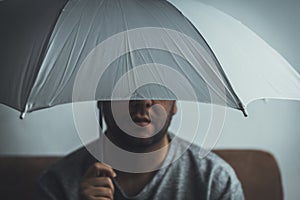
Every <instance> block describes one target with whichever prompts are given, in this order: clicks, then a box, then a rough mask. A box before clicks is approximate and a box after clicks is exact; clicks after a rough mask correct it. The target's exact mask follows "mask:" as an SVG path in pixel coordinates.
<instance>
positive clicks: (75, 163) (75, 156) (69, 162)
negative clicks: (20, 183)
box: [39, 147, 91, 182]
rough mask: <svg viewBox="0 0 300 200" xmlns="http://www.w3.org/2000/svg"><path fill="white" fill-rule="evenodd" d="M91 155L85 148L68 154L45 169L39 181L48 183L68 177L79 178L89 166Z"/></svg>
mask: <svg viewBox="0 0 300 200" xmlns="http://www.w3.org/2000/svg"><path fill="white" fill-rule="evenodd" d="M90 160H91V155H90V154H89V152H88V151H87V150H86V148H85V147H81V148H79V149H77V150H75V151H74V152H72V153H70V154H68V155H67V156H65V157H63V158H62V159H60V160H58V161H57V162H56V163H54V164H53V165H51V166H50V167H49V168H48V169H45V170H44V171H43V172H42V173H41V175H40V178H39V181H42V182H43V181H49V180H50V179H57V180H62V179H66V178H68V177H74V176H73V175H76V176H79V175H80V174H81V173H82V171H84V170H85V168H86V165H88V164H89V161H90Z"/></svg>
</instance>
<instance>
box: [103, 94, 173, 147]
mask: <svg viewBox="0 0 300 200" xmlns="http://www.w3.org/2000/svg"><path fill="white" fill-rule="evenodd" d="M176 111H177V107H176V102H175V101H170V100H131V101H129V103H128V101H112V102H104V103H103V113H104V118H105V121H106V124H107V128H108V131H109V132H111V134H112V136H113V137H114V139H115V140H117V142H118V143H122V145H124V144H126V145H127V146H140V147H147V146H151V145H153V144H155V143H157V142H158V141H160V140H161V139H162V138H163V137H164V136H165V134H166V133H167V130H168V127H169V125H170V122H171V119H172V116H173V115H174V114H175V113H176Z"/></svg>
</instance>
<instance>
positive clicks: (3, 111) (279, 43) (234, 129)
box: [0, 0, 300, 200]
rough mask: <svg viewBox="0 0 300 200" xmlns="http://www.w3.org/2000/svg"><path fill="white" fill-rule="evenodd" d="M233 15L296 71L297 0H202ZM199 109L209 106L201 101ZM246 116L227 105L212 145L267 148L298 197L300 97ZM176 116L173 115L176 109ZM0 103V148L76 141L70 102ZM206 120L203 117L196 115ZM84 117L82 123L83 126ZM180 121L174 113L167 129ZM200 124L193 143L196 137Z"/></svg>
mask: <svg viewBox="0 0 300 200" xmlns="http://www.w3.org/2000/svg"><path fill="white" fill-rule="evenodd" d="M203 1H205V2H207V3H209V4H211V5H213V6H216V7H217V8H219V9H221V10H223V11H225V12H227V13H228V14H230V15H232V16H233V17H236V18H239V19H240V21H242V23H244V24H246V25H248V26H249V27H250V28H253V29H255V30H256V32H257V33H258V34H259V35H260V36H261V37H262V38H263V39H265V40H266V41H267V42H268V43H269V44H270V45H271V46H272V47H274V48H275V49H276V50H277V51H278V52H279V53H281V54H282V55H283V56H284V57H285V58H286V59H287V60H288V61H289V62H290V63H291V64H292V65H293V66H294V67H295V68H296V69H297V70H298V71H299V72H300V57H299V56H298V55H299V52H300V39H299V37H298V35H299V30H300V22H299V19H300V12H298V11H299V8H300V1H298V0H287V1H283V0H281V1H279V0H273V1H272V0H269V1H267V0H254V1H246V0H226V1H224V0H203ZM200 108H201V110H200V111H201V115H202V116H206V114H207V113H209V111H208V110H209V107H208V106H206V105H201V107H200ZM248 112H249V117H248V118H244V117H243V116H242V114H241V113H240V112H238V111H235V110H232V109H228V110H227V112H226V120H225V123H224V127H223V131H222V135H221V137H220V139H219V141H218V143H217V145H216V147H217V148H255V149H263V150H267V151H269V152H271V153H273V154H274V155H275V157H276V159H277V161H278V163H279V167H280V169H281V172H282V178H283V183H284V192H285V197H286V199H288V200H289V199H295V200H297V199H299V198H300V191H299V186H298V180H300V174H299V171H300V161H299V155H298V154H299V153H298V152H300V145H299V144H298V142H299V141H300V124H299V122H298V121H299V120H298V117H299V113H300V103H299V102H293V101H279V100H270V101H262V100H261V101H256V102H254V103H252V104H250V105H249V107H248ZM178 116H179V115H178ZM18 117H19V113H18V112H16V111H14V110H12V109H10V108H8V107H6V106H3V105H0V130H1V133H0V154H2V155H11V154H18V155H20V154H21V155H64V154H66V153H69V152H71V151H72V150H74V149H76V148H78V147H79V146H81V145H82V143H81V141H80V139H79V136H78V135H77V133H76V128H75V125H74V122H73V115H72V107H71V105H63V106H57V107H54V108H51V109H47V110H46V111H37V112H34V113H31V114H28V115H27V116H26V118H25V120H19V118H18ZM202 120H203V121H204V122H205V123H208V121H207V119H206V118H205V117H203V118H202ZM89 121H90V120H89V119H86V126H87V127H89V126H90V125H89V123H88V122H89ZM179 121H180V119H179V117H177V118H175V119H174V123H173V125H172V129H174V127H176V124H177V123H178V122H179ZM201 130H202V129H201V128H200V131H199V138H198V139H197V143H199V144H200V143H201Z"/></svg>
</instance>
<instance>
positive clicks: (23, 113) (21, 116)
mask: <svg viewBox="0 0 300 200" xmlns="http://www.w3.org/2000/svg"><path fill="white" fill-rule="evenodd" d="M28 107H29V105H28V104H26V105H25V108H24V111H23V112H21V115H20V119H24V118H25V115H26V114H27V112H28Z"/></svg>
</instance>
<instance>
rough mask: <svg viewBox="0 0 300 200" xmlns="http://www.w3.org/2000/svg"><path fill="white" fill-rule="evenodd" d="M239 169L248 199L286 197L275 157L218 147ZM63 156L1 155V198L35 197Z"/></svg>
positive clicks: (265, 199) (220, 153) (273, 199)
mask: <svg viewBox="0 0 300 200" xmlns="http://www.w3.org/2000/svg"><path fill="white" fill-rule="evenodd" d="M215 152H216V153H217V154H218V155H220V156H221V157H222V158H223V159H224V160H226V161H227V162H228V163H229V164H230V165H231V166H232V167H233V168H234V169H235V171H236V173H237V175H238V177H239V179H240V181H241V182H242V186H243V189H244V193H245V196H246V199H247V200H260V199H263V200H269V199H270V200H279V199H280V200H281V199H283V192H282V185H281V177H280V172H279V169H278V166H277V164H276V161H275V159H274V157H273V156H272V155H271V154H269V153H267V152H263V151H257V150H216V151H215ZM58 159H59V157H1V158H0V177H1V178H0V199H1V200H2V199H3V200H20V199H22V200H27V199H28V200H31V199H32V192H33V191H34V183H35V180H36V178H37V177H38V175H39V174H40V172H41V171H42V170H43V169H45V168H47V167H48V166H49V165H50V164H52V163H54V162H55V161H57V160H58Z"/></svg>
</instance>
